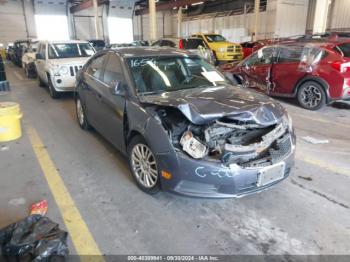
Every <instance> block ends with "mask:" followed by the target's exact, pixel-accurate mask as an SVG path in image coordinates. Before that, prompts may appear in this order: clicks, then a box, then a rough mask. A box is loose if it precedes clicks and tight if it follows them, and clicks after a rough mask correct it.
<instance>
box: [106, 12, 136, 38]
mask: <svg viewBox="0 0 350 262" xmlns="http://www.w3.org/2000/svg"><path fill="white" fill-rule="evenodd" d="M108 29H109V30H108V31H109V39H110V42H111V43H112V44H122V43H131V42H132V41H134V35H133V24H132V19H131V18H120V17H109V18H108Z"/></svg>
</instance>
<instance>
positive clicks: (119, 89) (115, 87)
mask: <svg viewBox="0 0 350 262" xmlns="http://www.w3.org/2000/svg"><path fill="white" fill-rule="evenodd" d="M110 86H111V87H110V91H111V93H112V95H116V96H124V95H125V87H124V85H123V83H122V82H121V81H118V80H117V81H113V82H112V83H111V85H110Z"/></svg>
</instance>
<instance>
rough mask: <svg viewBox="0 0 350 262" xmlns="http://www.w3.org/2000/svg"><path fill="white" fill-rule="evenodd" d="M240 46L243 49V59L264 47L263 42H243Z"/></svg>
mask: <svg viewBox="0 0 350 262" xmlns="http://www.w3.org/2000/svg"><path fill="white" fill-rule="evenodd" d="M241 46H242V48H243V58H246V57H248V56H250V55H251V54H252V53H254V52H255V51H256V50H259V49H260V48H262V47H263V46H265V43H264V42H263V41H256V42H243V43H241Z"/></svg>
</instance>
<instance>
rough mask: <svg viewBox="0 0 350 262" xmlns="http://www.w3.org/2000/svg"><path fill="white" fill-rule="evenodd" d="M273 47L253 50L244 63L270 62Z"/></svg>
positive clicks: (260, 63) (265, 63)
mask: <svg viewBox="0 0 350 262" xmlns="http://www.w3.org/2000/svg"><path fill="white" fill-rule="evenodd" d="M273 51H274V48H263V49H260V50H258V51H257V52H255V53H254V54H253V55H252V56H251V57H250V58H249V59H248V60H247V61H246V62H245V63H244V65H247V66H253V65H268V64H271V63H272V57H273Z"/></svg>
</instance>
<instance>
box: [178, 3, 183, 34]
mask: <svg viewBox="0 0 350 262" xmlns="http://www.w3.org/2000/svg"><path fill="white" fill-rule="evenodd" d="M181 23H182V7H181V6H180V7H179V10H178V11H177V36H178V37H181V33H182V30H181Z"/></svg>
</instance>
